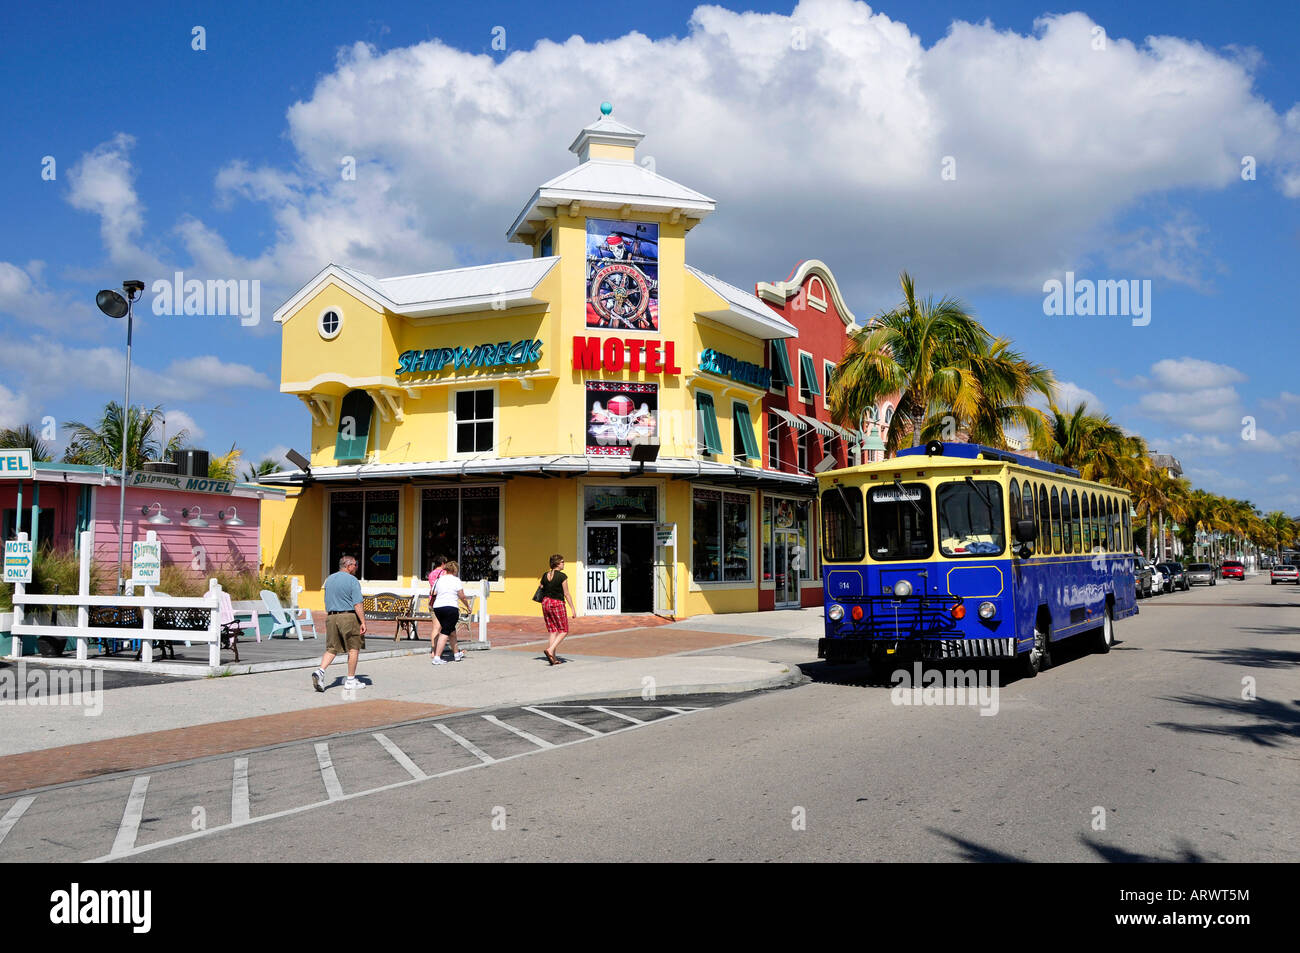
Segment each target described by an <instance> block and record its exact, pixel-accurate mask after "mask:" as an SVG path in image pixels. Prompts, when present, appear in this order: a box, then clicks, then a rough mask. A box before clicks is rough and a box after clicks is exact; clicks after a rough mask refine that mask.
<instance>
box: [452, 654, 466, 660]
mask: <svg viewBox="0 0 1300 953" xmlns="http://www.w3.org/2000/svg"><path fill="white" fill-rule="evenodd" d="M464 657H465V653H464V652H457V653H456V654H455V655H453V656H452V657H451V660H452V661H453V662H459V661H460V660H461V659H463V658H464Z"/></svg>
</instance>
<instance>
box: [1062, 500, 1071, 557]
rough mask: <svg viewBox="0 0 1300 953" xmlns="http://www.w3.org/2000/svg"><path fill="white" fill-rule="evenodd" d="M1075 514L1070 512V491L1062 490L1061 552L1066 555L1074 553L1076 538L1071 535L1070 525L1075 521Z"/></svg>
mask: <svg viewBox="0 0 1300 953" xmlns="http://www.w3.org/2000/svg"><path fill="white" fill-rule="evenodd" d="M1073 518H1074V517H1073V514H1072V513H1071V512H1070V491H1069V490H1067V489H1065V488H1064V487H1062V488H1061V551H1062V552H1065V553H1072V552H1074V537H1073V536H1072V535H1071V533H1070V525H1071V523H1072V521H1073Z"/></svg>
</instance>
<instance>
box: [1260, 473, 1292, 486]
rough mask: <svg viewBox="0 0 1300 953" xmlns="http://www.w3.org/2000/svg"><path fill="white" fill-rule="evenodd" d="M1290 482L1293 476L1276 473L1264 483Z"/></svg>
mask: <svg viewBox="0 0 1300 953" xmlns="http://www.w3.org/2000/svg"><path fill="white" fill-rule="evenodd" d="M1290 480H1291V474H1289V473H1275V474H1273V475H1272V476H1271V477H1269V478H1268V479H1267V480H1265V481H1264V482H1265V483H1274V484H1278V483H1288V482H1290Z"/></svg>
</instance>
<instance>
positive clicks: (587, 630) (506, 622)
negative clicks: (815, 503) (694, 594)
mask: <svg viewBox="0 0 1300 953" xmlns="http://www.w3.org/2000/svg"><path fill="white" fill-rule="evenodd" d="M312 617H313V618H315V620H316V630H317V631H318V632H320V633H321V637H322V638H324V633H325V613H324V612H313V613H312ZM672 621H673V620H672V619H663V618H660V617H659V616H657V615H649V614H641V615H589V616H580V617H579V618H577V619H570V620H569V633H570V634H571V635H590V634H592V633H595V632H609V631H610V630H612V629H643V628H651V627H654V626H660V625H669V624H670V623H671V622H672ZM677 621H679V622H680V621H681V620H680V619H679V620H677ZM419 628H420V641H422V642H427V641H429V634H430V633H431V632H432V631H433V629H432V627H431V626H430V625H429V623H427V622H422V623H420V627H419ZM396 632H397V623H396V622H370V623H368V624H367V626H366V638H367V639H371V638H375V639H379V640H383V639H391V638H393V637H394V635H395V634H396ZM456 635H457V637H458V638H460V639H468V640H470V641H473V640H474V639H477V638H478V623H477V622H471V623H469V624H468V625H465V626H461V627H460V628H458V629H457V631H456ZM545 638H546V623H545V622H543V621H542V617H541V613H538V614H537V615H535V616H531V615H489V616H488V641H489V642H491V643H492V644H493V645H494V646H509V645H520V644H522V643H524V642H535V641H537V640H538V639H545ZM240 644H241V645H242V644H243V640H241V641H240ZM368 647H369V648H377V647H378V644H376V645H368Z"/></svg>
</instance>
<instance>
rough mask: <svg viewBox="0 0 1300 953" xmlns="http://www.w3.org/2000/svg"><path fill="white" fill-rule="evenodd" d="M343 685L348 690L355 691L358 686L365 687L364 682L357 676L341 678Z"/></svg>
mask: <svg viewBox="0 0 1300 953" xmlns="http://www.w3.org/2000/svg"><path fill="white" fill-rule="evenodd" d="M343 687H344V688H345V689H347V690H349V691H356V690H357V689H358V688H365V687H366V683H365V682H363V681H361V679H359V678H345V679H343Z"/></svg>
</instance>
